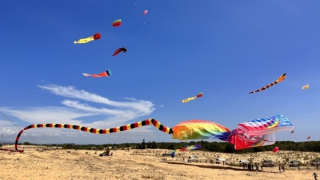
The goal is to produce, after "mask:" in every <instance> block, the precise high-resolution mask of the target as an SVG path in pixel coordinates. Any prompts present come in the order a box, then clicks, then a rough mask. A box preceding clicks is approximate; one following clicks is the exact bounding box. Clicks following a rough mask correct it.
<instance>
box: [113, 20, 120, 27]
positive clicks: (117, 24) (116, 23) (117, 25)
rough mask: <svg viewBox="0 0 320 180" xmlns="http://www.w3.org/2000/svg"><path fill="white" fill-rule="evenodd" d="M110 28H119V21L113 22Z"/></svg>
mask: <svg viewBox="0 0 320 180" xmlns="http://www.w3.org/2000/svg"><path fill="white" fill-rule="evenodd" d="M112 26H113V27H120V26H121V19H118V20H115V21H113V23H112Z"/></svg>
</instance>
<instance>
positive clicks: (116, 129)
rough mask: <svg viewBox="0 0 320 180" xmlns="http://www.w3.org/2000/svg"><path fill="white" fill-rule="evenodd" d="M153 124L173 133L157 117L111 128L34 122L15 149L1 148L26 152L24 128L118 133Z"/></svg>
mask: <svg viewBox="0 0 320 180" xmlns="http://www.w3.org/2000/svg"><path fill="white" fill-rule="evenodd" d="M151 124H152V125H153V126H154V127H156V128H157V129H159V130H160V131H162V132H164V133H167V134H172V133H173V131H172V128H169V127H166V126H164V125H162V124H161V123H160V122H159V121H157V120H155V119H151V118H150V119H147V120H144V121H139V122H135V123H132V124H128V125H124V126H120V127H114V128H110V129H96V128H90V127H85V126H78V125H72V124H32V125H29V126H27V127H25V128H24V129H23V130H21V131H20V132H19V134H18V136H17V138H16V142H15V150H10V149H0V150H2V151H10V152H24V150H19V149H18V142H19V138H20V136H21V134H22V133H23V131H24V130H28V129H32V128H66V129H74V130H78V131H85V132H89V133H95V134H109V133H116V132H121V131H127V130H130V129H134V128H138V127H142V126H146V125H151Z"/></svg>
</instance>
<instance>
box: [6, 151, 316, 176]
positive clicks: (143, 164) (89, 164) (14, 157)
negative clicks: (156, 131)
mask: <svg viewBox="0 0 320 180" xmlns="http://www.w3.org/2000/svg"><path fill="white" fill-rule="evenodd" d="M37 149H39V147H29V148H27V147H25V152H24V153H10V152H5V151H1V152H0V180H11V179H12V180H14V179H17V180H23V179H28V180H29V179H30V180H32V179H34V180H38V179H39V180H40V179H41V180H44V179H46V180H47V179H90V180H93V179H108V180H109V179H121V180H126V179H128V180H129V179H132V180H138V179H170V180H175V179H182V180H184V179H186V180H189V179H190V180H195V179H196V180H200V179H205V180H206V179H219V180H235V179H241V180H242V179H244V180H269V179H277V180H280V179H286V180H287V179H290V180H293V179H297V180H298V179H299V180H300V179H301V180H307V179H310V180H311V179H313V177H312V173H313V172H314V171H316V170H315V168H314V167H311V166H309V167H301V170H300V171H298V169H297V168H289V167H288V166H286V171H285V172H281V173H280V172H279V170H278V167H274V168H267V167H264V171H263V172H255V171H251V172H250V171H241V170H240V171H238V170H224V169H218V168H219V167H228V166H222V165H218V164H209V163H204V161H203V162H202V163H188V164H193V165H205V166H210V167H211V168H201V167H196V166H190V165H184V164H170V163H172V162H174V163H183V162H182V157H188V156H189V155H192V154H193V155H197V156H199V157H200V158H201V157H202V159H204V160H207V159H215V158H216V157H220V158H226V159H227V161H232V160H233V159H237V158H241V159H245V158H246V157H253V156H254V157H256V159H259V158H258V156H263V155H264V154H263V153H260V154H259V153H257V154H256V153H254V154H245V155H236V154H224V153H214V152H201V151H197V153H193V152H187V153H181V155H180V156H179V155H177V157H176V158H174V159H172V158H171V157H168V158H165V157H161V156H159V154H162V153H170V152H171V151H166V150H139V151H135V150H130V151H125V150H116V151H111V152H113V153H114V156H104V157H99V156H98V155H99V154H100V153H102V151H94V150H93V151H92V150H78V151H75V150H69V151H71V152H70V153H68V152H67V151H66V150H44V151H43V152H39V151H38V150H37ZM95 152H96V153H97V154H95ZM200 154H201V155H200ZM287 154H290V152H288V153H287ZM291 154H292V153H291ZM313 154H314V155H312V153H311V155H310V153H309V154H305V156H315V157H317V154H315V153H313ZM272 155H273V154H270V155H268V159H276V158H279V155H273V156H274V157H273V156H272ZM283 156H284V157H287V156H286V155H285V154H283ZM235 161H236V160H235ZM168 162H169V163H168ZM230 167H231V166H230ZM232 168H238V169H242V168H240V167H234V166H232ZM316 172H317V173H318V174H319V175H320V170H319V171H316Z"/></svg>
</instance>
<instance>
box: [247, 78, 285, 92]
mask: <svg viewBox="0 0 320 180" xmlns="http://www.w3.org/2000/svg"><path fill="white" fill-rule="evenodd" d="M286 75H287V74H286V73H284V74H282V75H281V76H280V77H279V78H278V79H277V80H276V81H274V82H272V83H270V84H268V85H266V86H264V87H263V88H260V89H258V90H255V91H252V92H249V94H253V93H257V92H260V91H263V90H266V89H268V88H269V87H271V86H273V85H275V84H278V83H279V82H281V81H283V80H284V79H285V78H286Z"/></svg>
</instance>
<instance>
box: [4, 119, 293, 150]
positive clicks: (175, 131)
mask: <svg viewBox="0 0 320 180" xmlns="http://www.w3.org/2000/svg"><path fill="white" fill-rule="evenodd" d="M146 125H153V126H154V127H156V128H157V129H158V130H160V131H162V132H164V133H166V134H171V135H172V139H179V140H188V139H220V140H222V141H226V142H230V143H232V144H233V145H234V147H235V149H236V150H239V149H245V148H251V147H259V146H266V145H271V144H274V143H275V134H274V133H275V132H278V131H284V130H290V131H291V130H293V129H294V127H293V125H292V124H291V122H290V121H289V120H288V119H287V118H286V117H284V116H282V115H277V116H272V117H270V118H263V119H255V120H252V121H247V122H244V123H240V124H238V127H237V128H236V129H234V130H232V131H230V130H229V129H228V128H226V127H224V126H222V125H220V124H218V123H215V122H212V121H205V120H189V121H184V122H181V123H179V124H177V125H176V126H174V127H173V128H169V127H166V126H164V125H162V124H161V123H160V122H159V121H157V120H155V119H147V120H144V121H140V122H135V123H132V124H128V125H124V126H120V127H114V128H110V129H96V128H90V127H84V126H78V125H71V124H32V125H29V126H27V127H25V128H24V129H23V130H21V131H20V132H19V133H18V135H17V138H16V141H15V150H10V149H0V150H3V151H11V152H23V150H19V149H18V143H19V138H20V136H21V134H22V133H23V131H25V130H29V129H32V128H67V129H74V130H78V131H84V132H90V133H95V134H109V133H117V132H121V131H127V130H130V129H134V128H138V127H142V126H146ZM239 127H241V128H240V129H239Z"/></svg>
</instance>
